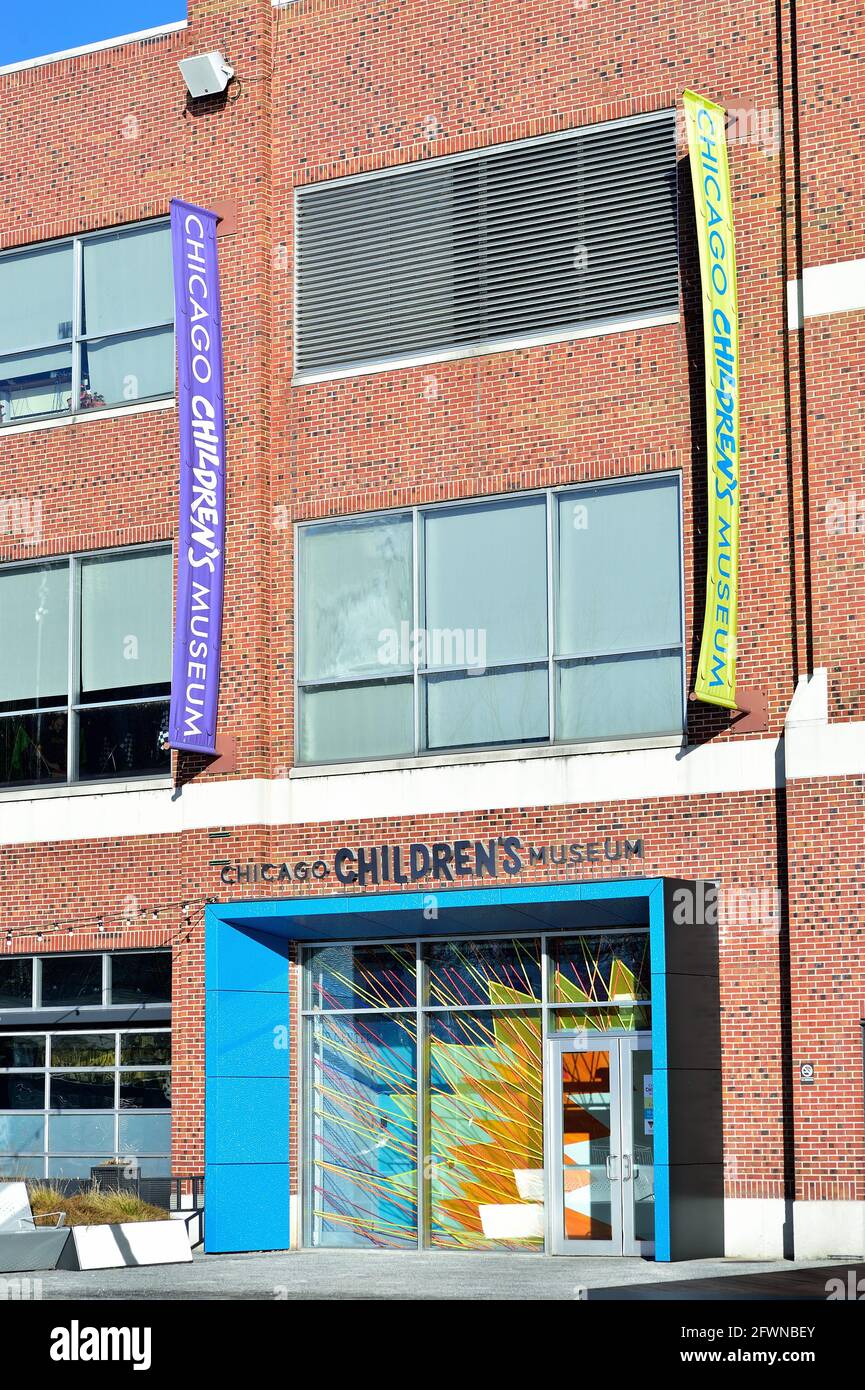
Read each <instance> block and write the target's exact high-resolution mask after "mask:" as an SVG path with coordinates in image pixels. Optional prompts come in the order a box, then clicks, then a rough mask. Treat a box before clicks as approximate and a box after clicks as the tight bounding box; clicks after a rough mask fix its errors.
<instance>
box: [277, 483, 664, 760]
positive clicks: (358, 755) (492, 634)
mask: <svg viewBox="0 0 865 1390" xmlns="http://www.w3.org/2000/svg"><path fill="white" fill-rule="evenodd" d="M681 576H682V564H681V538H680V520H679V482H678V478H677V477H675V476H672V475H661V476H659V477H655V478H639V479H633V480H628V481H622V482H616V483H603V484H589V485H583V486H580V487H576V488H566V489H561V490H551V491H548V492H539V493H529V494H522V495H519V496H514V497H507V498H498V499H496V500H494V501H484V502H472V503H458V504H452V505H445V506H438V507H429V508H425V507H421V508H416V509H414V510H413V511H407V512H393V513H388V514H377V515H374V516H368V517H352V518H350V519H348V520H346V521H327V522H312V523H309V524H304V525H302V526H301V527H299V534H298V623H299V642H298V695H299V700H298V738H297V748H298V761H299V762H302V763H328V762H344V761H351V760H357V759H375V758H395V757H406V756H412V755H415V754H419V753H432V752H436V751H440V750H445V749H457V748H482V747H496V746H498V747H508V746H518V745H521V744H533V743H534V744H543V743H561V742H567V743H574V742H592V741H603V740H608V739H614V738H625V737H651V736H654V735H660V734H675V733H681V730H682V725H683V681H684V668H683V647H682V643H683V635H682V592H681V586H682V577H681Z"/></svg>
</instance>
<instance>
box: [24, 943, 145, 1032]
mask: <svg viewBox="0 0 865 1390" xmlns="http://www.w3.org/2000/svg"><path fill="white" fill-rule="evenodd" d="M153 955H159V956H168V957H169V958H170V957H171V951H170V949H169V948H167V947H165V946H131V947H130V948H129V949H128V950H125V951H99V950H92V949H91V950H86V949H85V950H82V951H39V952H35V953H26V952H25V953H16V952H9V953H8V954H6V955H4V956H3V959H4V960H29V961H31V962H32V966H33V976H32V985H33V990H32V997H31V1001H30V1003H29V1004H10V1005H7V1006H5V1007H4V1009H3V1014H4V1016H5V1015H6V1014H10V1013H23V1012H31V1013H33V1012H37V1011H39V1010H42V1009H68V1008H69V1007H70V1006H69V1005H68V1004H45V1003H44V1002H43V999H42V963H43V961H45V960H68V959H71V958H73V957H79V956H97V957H99V958H100V959H101V970H102V989H101V996H102V997H101V999H100V1001H99V1003H98V1004H76V1005H75V1008H76V1009H78V1011H79V1012H81V1013H85V1014H86V1013H87V1011H88V1009H100V1010H102V1009H135V1008H160V1007H164V1006H166V1005H169V1004H170V1003H171V994H170V991H169V997H168V998H167V999H159V1000H154V1001H153V1002H152V1003H150V1004H144V1005H142V1004H131V1003H127V1004H115V1003H113V1002H112V999H111V960H112V958H113V957H114V956H153ZM148 1026H149V1025H146V1024H144V1025H142V1031H146V1029H147V1027H148ZM153 1026H159V1025H153ZM40 1028H41V1030H42V1031H43V1032H44V1031H45V1026H44V1025H35V1024H34V1026H33V1027H32V1028H30V1029H27V1028H22V1029H16V1030H13V1031H16V1032H24V1033H27V1032H31V1033H32V1032H37V1033H38V1032H39V1031H40ZM106 1029H107V1031H109V1032H110V1031H111V1025H110V1024H107V1025H106V1027H105V1028H104V1029H100V1028H99V1027H98V1025H96V1031H97V1032H100V1031H102V1032H104V1031H106ZM48 1031H49V1032H51V1031H53V1032H63V1031H64V1029H62V1028H54V1029H51V1028H50V1027H49V1028H48ZM134 1031H135V1029H134V1028H133V1032H134Z"/></svg>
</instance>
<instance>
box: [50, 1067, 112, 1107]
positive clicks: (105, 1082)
mask: <svg viewBox="0 0 865 1390" xmlns="http://www.w3.org/2000/svg"><path fill="white" fill-rule="evenodd" d="M48 1105H49V1108H50V1109H51V1110H111V1109H112V1108H113V1106H114V1074H113V1073H112V1072H99V1071H71V1072H62V1071H61V1072H52V1073H51V1075H50V1078H49V1086H48Z"/></svg>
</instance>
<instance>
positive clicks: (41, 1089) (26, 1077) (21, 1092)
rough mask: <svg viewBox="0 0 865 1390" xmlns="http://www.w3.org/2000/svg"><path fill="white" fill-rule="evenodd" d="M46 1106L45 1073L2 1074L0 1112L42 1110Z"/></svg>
mask: <svg viewBox="0 0 865 1390" xmlns="http://www.w3.org/2000/svg"><path fill="white" fill-rule="evenodd" d="M44 1105H45V1073H44V1072H40V1071H35V1072H26V1071H19V1072H7V1073H6V1074H5V1075H4V1074H3V1073H2V1072H0V1111H3V1110H41V1109H42V1108H43V1107H44Z"/></svg>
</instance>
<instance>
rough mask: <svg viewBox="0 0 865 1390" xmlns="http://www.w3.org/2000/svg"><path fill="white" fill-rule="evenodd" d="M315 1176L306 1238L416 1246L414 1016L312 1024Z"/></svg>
mask: <svg viewBox="0 0 865 1390" xmlns="http://www.w3.org/2000/svg"><path fill="white" fill-rule="evenodd" d="M307 1027H308V1048H309V1058H310V1065H311V1083H310V1093H309V1096H308V1107H309V1108H308V1111H307V1113H308V1115H309V1116H310V1122H309V1123H310V1128H309V1135H310V1158H311V1164H312V1172H311V1181H310V1183H309V1184H308V1185H307V1240H308V1242H309V1243H310V1244H311V1245H313V1246H316V1247H322V1246H340V1247H343V1248H359V1249H385V1248H389V1247H390V1248H399V1247H409V1246H413V1245H415V1244H416V1242H417V1092H416V1031H415V1020H414V1017H413V1016H411V1015H404V1014H400V1015H393V1016H381V1015H378V1016H376V1015H371V1016H367V1017H364V1016H362V1015H361V1016H357V1015H356V1016H355V1017H354V1018H352V1017H347V1016H337V1017H333V1016H331V1017H328V1016H327V1015H325V1014H320V1015H317V1016H315V1017H314V1018H310V1019H308V1021H307Z"/></svg>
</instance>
